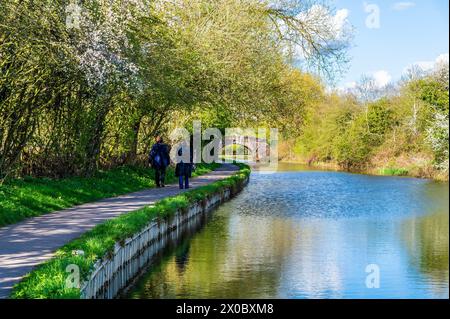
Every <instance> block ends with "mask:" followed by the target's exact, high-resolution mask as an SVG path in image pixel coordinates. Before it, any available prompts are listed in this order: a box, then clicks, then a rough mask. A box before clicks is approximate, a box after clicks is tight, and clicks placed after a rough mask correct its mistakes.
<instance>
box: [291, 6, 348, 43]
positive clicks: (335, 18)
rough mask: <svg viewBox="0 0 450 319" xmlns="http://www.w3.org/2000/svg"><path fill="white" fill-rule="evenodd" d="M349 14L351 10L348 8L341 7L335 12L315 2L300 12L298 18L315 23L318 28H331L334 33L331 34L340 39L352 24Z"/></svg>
mask: <svg viewBox="0 0 450 319" xmlns="http://www.w3.org/2000/svg"><path fill="white" fill-rule="evenodd" d="M349 16H350V10H348V9H345V8H344V9H340V10H337V11H336V13H335V14H333V12H332V11H330V9H328V8H327V7H325V6H322V5H320V4H315V5H313V6H311V8H310V9H309V10H307V11H304V12H301V13H299V14H298V15H297V18H298V19H299V20H301V21H304V22H305V23H309V24H314V23H315V24H316V25H317V29H318V30H320V29H322V30H329V31H331V33H332V34H330V36H333V37H335V38H336V39H340V38H341V37H342V36H343V35H344V34H345V31H346V28H347V27H348V26H349V25H350V22H349V20H348V17H349Z"/></svg>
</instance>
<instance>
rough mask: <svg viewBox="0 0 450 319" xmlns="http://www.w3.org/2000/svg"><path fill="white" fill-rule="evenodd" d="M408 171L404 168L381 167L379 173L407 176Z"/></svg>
mask: <svg viewBox="0 0 450 319" xmlns="http://www.w3.org/2000/svg"><path fill="white" fill-rule="evenodd" d="M408 173H409V171H408V170H407V169H406V168H382V169H380V174H381V175H387V176H407V175H408Z"/></svg>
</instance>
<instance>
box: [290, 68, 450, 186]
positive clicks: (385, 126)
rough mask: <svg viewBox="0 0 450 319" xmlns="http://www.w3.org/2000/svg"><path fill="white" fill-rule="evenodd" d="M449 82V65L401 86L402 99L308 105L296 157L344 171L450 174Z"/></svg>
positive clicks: (334, 98) (345, 98) (346, 98)
mask: <svg viewBox="0 0 450 319" xmlns="http://www.w3.org/2000/svg"><path fill="white" fill-rule="evenodd" d="M446 78H448V65H447V66H444V67H442V70H439V71H438V72H436V73H435V74H429V75H426V76H424V77H422V78H420V79H411V80H409V81H405V82H403V83H401V85H400V86H399V90H398V91H397V92H396V94H391V95H389V96H385V97H383V98H378V99H375V100H372V101H369V102H367V101H359V100H357V99H355V98H354V97H353V96H351V95H341V96H338V95H333V94H332V95H330V96H328V97H326V98H325V99H324V100H323V102H321V103H318V104H315V105H311V104H308V105H307V106H306V109H307V117H306V121H305V123H304V126H303V128H302V133H301V134H300V136H299V137H298V138H297V140H296V142H295V145H297V147H296V152H297V153H298V155H299V156H300V158H303V159H305V158H306V160H307V161H308V162H309V163H311V162H334V163H337V164H339V165H340V166H341V167H342V168H344V169H357V170H360V169H371V168H376V169H379V171H380V173H381V174H384V173H386V174H394V175H405V174H409V173H411V172H412V171H414V172H416V173H417V172H418V173H419V174H426V175H427V176H429V173H428V172H429V171H430V170H433V169H434V170H435V173H434V175H435V176H436V177H438V176H439V175H441V173H444V174H445V173H448V154H449V152H448V81H446V80H445V79H446ZM397 158H398V160H399V162H396V159H397ZM429 158H431V160H430V159H429ZM433 163H434V168H433ZM386 165H399V166H401V167H403V166H405V167H406V168H404V169H386V168H385V167H386ZM425 171H426V172H427V173H424V172H425ZM439 178H440V177H439Z"/></svg>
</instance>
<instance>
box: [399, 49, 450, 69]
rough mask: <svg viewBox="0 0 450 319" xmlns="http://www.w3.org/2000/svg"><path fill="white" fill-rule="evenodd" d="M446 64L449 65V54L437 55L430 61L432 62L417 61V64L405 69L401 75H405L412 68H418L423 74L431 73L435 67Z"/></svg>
mask: <svg viewBox="0 0 450 319" xmlns="http://www.w3.org/2000/svg"><path fill="white" fill-rule="evenodd" d="M448 63H449V54H448V53H443V54H441V55H439V56H438V57H437V58H436V59H435V60H432V61H417V62H415V63H413V64H411V65H409V66H408V67H406V68H405V69H404V70H403V73H407V72H408V70H411V69H414V68H419V69H421V70H422V71H424V72H430V71H433V70H434V69H435V68H436V67H437V66H439V65H441V64H448Z"/></svg>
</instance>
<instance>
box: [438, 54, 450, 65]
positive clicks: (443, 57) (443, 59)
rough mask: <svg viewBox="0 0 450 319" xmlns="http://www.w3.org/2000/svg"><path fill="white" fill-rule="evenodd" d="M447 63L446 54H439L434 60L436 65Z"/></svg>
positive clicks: (447, 56) (447, 57)
mask: <svg viewBox="0 0 450 319" xmlns="http://www.w3.org/2000/svg"><path fill="white" fill-rule="evenodd" d="M448 62H449V55H448V53H444V54H441V55H439V56H438V57H437V58H436V64H448Z"/></svg>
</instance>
